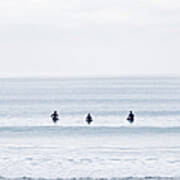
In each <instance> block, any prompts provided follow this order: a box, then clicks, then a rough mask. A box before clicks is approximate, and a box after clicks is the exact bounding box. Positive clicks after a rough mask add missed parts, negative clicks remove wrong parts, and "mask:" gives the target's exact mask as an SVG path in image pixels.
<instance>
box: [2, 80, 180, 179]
mask: <svg viewBox="0 0 180 180" xmlns="http://www.w3.org/2000/svg"><path fill="white" fill-rule="evenodd" d="M54 110H57V111H58V112H59V114H60V120H59V121H58V122H57V124H54V123H53V122H52V120H51V118H50V115H51V114H52V113H53V111H54ZM130 110H132V111H133V112H134V114H135V122H134V123H133V124H129V123H128V122H127V121H126V118H127V115H128V113H129V111H130ZM87 113H91V114H92V116H93V120H94V121H93V123H92V124H91V125H90V126H89V125H87V124H86V122H85V116H86V115H87ZM12 179H16V180H26V179H27V180H40V179H41V180H42V179H43V180H50V179H51V180H55V179H58V180H60V179H73V180H75V179H80V180H83V179H86V180H91V179H101V180H102V179H112V180H121V179H123V180H126V179H128V180H131V179H132V180H140V179H141V180H144V179H154V180H172V179H173V180H174V179H180V77H117V78H115V77H114V78H0V180H12Z"/></svg>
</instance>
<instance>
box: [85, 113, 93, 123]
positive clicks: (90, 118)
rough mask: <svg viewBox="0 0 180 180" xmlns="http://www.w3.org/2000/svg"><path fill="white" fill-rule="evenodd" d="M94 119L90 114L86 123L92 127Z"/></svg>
mask: <svg viewBox="0 0 180 180" xmlns="http://www.w3.org/2000/svg"><path fill="white" fill-rule="evenodd" d="M92 121H93V119H92V116H91V114H90V113H88V115H87V117H86V122H87V123H88V124H89V125H90V124H91V123H92Z"/></svg>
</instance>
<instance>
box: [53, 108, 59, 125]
mask: <svg viewBox="0 0 180 180" xmlns="http://www.w3.org/2000/svg"><path fill="white" fill-rule="evenodd" d="M51 118H52V120H53V122H54V123H56V122H57V121H58V120H59V115H58V113H57V111H54V113H53V114H51Z"/></svg>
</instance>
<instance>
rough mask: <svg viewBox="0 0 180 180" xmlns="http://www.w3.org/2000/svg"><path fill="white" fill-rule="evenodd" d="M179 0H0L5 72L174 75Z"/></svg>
mask: <svg viewBox="0 0 180 180" xmlns="http://www.w3.org/2000/svg"><path fill="white" fill-rule="evenodd" d="M179 47H180V1H178V0H172V1H169V0H147V1H142V0H126V1H122V0H120V1H116V0H111V1H108V0H103V1H102V0H99V1H95V0H91V1H90V0H76V1H73V0H72V1H71V0H70V1H58V0H52V1H47V0H38V1H34V0H16V1H13V0H9V1H0V52H1V53H0V76H14V75H16V76H39V75H40V76H42V75H43V76H44V75H48V76H121V75H123V76H124V75H132V76H133V75H137V74H139V75H153V76H154V75H164V74H166V75H167V74H168V75H174V74H179V75H180V73H179V66H180V61H179V60H180V53H179Z"/></svg>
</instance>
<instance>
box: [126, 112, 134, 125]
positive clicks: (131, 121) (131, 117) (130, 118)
mask: <svg viewBox="0 0 180 180" xmlns="http://www.w3.org/2000/svg"><path fill="white" fill-rule="evenodd" d="M127 121H129V122H130V123H133V122H134V114H133V112H132V111H129V115H128V117H127Z"/></svg>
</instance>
